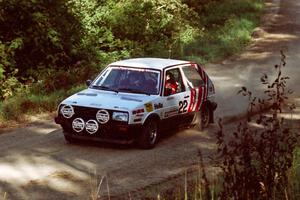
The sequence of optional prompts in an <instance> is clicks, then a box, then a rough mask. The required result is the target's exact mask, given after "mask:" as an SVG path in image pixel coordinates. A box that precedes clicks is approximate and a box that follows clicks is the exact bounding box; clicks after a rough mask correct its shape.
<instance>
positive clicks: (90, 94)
mask: <svg viewBox="0 0 300 200" xmlns="http://www.w3.org/2000/svg"><path fill="white" fill-rule="evenodd" d="M155 98H157V96H156V95H145V94H129V93H123V92H119V93H117V92H113V91H104V90H96V89H90V88H89V89H86V90H82V91H80V92H78V93H76V94H74V95H72V96H70V97H68V98H67V99H65V100H64V101H63V102H62V103H61V104H69V105H74V106H83V107H93V108H102V109H113V110H124V111H129V110H133V109H135V108H137V107H140V106H143V105H144V104H145V103H149V102H151V101H153V100H154V99H155Z"/></svg>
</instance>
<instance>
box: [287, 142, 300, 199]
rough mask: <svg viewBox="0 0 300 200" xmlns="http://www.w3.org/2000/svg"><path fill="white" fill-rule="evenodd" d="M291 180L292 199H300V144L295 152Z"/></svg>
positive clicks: (290, 191) (290, 192)
mask: <svg viewBox="0 0 300 200" xmlns="http://www.w3.org/2000/svg"><path fill="white" fill-rule="evenodd" d="M290 178H291V182H290V183H289V184H290V190H289V194H290V197H291V199H300V142H299V144H298V147H297V148H296V150H295V152H294V160H293V165H292V169H291V172H290Z"/></svg>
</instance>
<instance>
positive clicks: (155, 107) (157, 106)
mask: <svg viewBox="0 0 300 200" xmlns="http://www.w3.org/2000/svg"><path fill="white" fill-rule="evenodd" d="M163 107H164V105H163V104H162V103H157V104H154V109H155V110H157V109H160V108H163Z"/></svg>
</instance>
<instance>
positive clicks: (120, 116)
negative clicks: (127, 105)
mask: <svg viewBox="0 0 300 200" xmlns="http://www.w3.org/2000/svg"><path fill="white" fill-rule="evenodd" d="M112 119H113V120H115V121H121V122H127V121H128V113H124V112H113V115H112Z"/></svg>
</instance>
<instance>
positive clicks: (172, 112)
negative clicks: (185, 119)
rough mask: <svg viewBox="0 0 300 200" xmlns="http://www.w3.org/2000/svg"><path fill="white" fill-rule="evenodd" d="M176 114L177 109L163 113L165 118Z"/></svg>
mask: <svg viewBox="0 0 300 200" xmlns="http://www.w3.org/2000/svg"><path fill="white" fill-rule="evenodd" d="M177 114H178V109H175V110H170V111H167V112H165V117H172V116H174V115H177Z"/></svg>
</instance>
